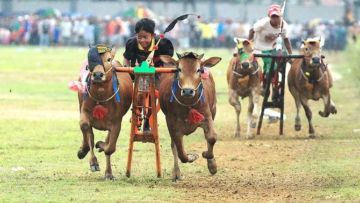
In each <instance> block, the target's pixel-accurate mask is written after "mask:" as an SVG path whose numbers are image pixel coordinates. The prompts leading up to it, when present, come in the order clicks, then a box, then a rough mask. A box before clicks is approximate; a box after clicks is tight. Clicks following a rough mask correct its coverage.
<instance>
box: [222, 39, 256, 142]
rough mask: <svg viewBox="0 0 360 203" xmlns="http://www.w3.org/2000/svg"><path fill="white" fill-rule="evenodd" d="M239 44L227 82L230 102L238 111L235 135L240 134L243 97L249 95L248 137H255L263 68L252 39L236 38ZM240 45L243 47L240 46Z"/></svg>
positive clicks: (228, 71) (228, 70) (231, 63)
mask: <svg viewBox="0 0 360 203" xmlns="http://www.w3.org/2000/svg"><path fill="white" fill-rule="evenodd" d="M235 40H236V42H237V44H238V47H237V49H238V53H237V54H236V55H234V57H233V58H232V59H231V61H230V63H229V66H228V69H227V75H226V76H227V82H228V88H229V103H230V104H231V105H232V106H233V107H234V108H235V111H236V119H237V121H236V130H235V137H239V136H240V118H239V117H240V112H241V103H240V101H239V97H241V98H242V99H243V98H245V97H249V107H248V117H247V118H248V119H247V123H248V125H247V138H248V139H250V138H253V134H252V133H251V128H255V127H256V122H257V120H258V117H259V107H260V104H259V102H260V95H261V91H262V86H261V74H262V73H261V70H260V68H259V66H258V63H257V62H256V60H255V58H254V56H253V54H252V53H253V47H252V43H251V41H248V40H242V39H235ZM239 45H240V47H241V48H239Z"/></svg>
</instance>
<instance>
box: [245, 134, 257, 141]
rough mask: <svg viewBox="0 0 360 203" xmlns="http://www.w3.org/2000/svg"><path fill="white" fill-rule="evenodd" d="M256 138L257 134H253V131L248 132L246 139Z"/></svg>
mask: <svg viewBox="0 0 360 203" xmlns="http://www.w3.org/2000/svg"><path fill="white" fill-rule="evenodd" d="M254 138H255V135H254V134H252V133H248V134H247V135H246V139H248V140H252V139H254Z"/></svg>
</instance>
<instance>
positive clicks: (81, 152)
mask: <svg viewBox="0 0 360 203" xmlns="http://www.w3.org/2000/svg"><path fill="white" fill-rule="evenodd" d="M82 134H83V141H82V143H81V146H80V149H79V151H78V153H77V156H78V158H79V159H83V158H84V157H85V156H86V155H87V153H88V152H89V150H90V147H89V142H88V139H89V138H88V135H87V133H84V132H83V131H82Z"/></svg>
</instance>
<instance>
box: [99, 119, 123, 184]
mask: <svg viewBox="0 0 360 203" xmlns="http://www.w3.org/2000/svg"><path fill="white" fill-rule="evenodd" d="M118 123H119V125H118V126H115V127H113V128H112V129H111V130H110V131H109V132H108V136H107V137H106V140H105V142H102V141H98V142H97V143H96V148H98V149H99V151H104V153H105V156H106V170H105V179H107V180H113V179H114V176H113V174H112V169H111V160H110V157H111V155H112V154H113V153H114V152H115V150H116V142H117V139H118V137H119V133H120V129H121V126H120V123H121V121H118Z"/></svg>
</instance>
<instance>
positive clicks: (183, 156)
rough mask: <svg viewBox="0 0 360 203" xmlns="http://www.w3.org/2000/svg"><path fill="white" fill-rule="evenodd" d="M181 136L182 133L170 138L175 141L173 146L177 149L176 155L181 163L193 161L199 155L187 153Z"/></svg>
mask: <svg viewBox="0 0 360 203" xmlns="http://www.w3.org/2000/svg"><path fill="white" fill-rule="evenodd" d="M183 137H184V135H180V134H175V136H173V137H172V140H173V141H174V142H175V146H176V149H177V153H178V157H179V159H180V161H181V162H183V163H191V162H193V161H195V160H196V159H197V158H199V156H198V155H197V154H187V153H186V152H185V149H184V144H183Z"/></svg>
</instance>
